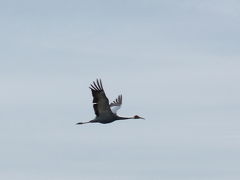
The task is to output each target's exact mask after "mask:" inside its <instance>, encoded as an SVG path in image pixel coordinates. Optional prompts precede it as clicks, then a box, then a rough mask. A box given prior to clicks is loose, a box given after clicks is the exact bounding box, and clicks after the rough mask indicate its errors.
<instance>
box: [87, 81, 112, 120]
mask: <svg viewBox="0 0 240 180" xmlns="http://www.w3.org/2000/svg"><path fill="white" fill-rule="evenodd" d="M89 88H90V89H91V90H92V96H93V109H94V111H95V114H96V116H99V115H100V114H102V113H104V112H109V113H112V111H111V109H110V106H109V101H108V98H107V96H106V94H105V92H104V90H103V86H102V81H101V79H99V80H98V79H97V80H96V82H93V83H92V84H91V85H90V87H89Z"/></svg>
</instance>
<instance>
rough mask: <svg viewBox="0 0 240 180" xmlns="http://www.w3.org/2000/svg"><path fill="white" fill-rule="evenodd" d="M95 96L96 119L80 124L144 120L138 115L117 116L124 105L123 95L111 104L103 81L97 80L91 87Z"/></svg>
mask: <svg viewBox="0 0 240 180" xmlns="http://www.w3.org/2000/svg"><path fill="white" fill-rule="evenodd" d="M89 88H90V89H91V91H92V96H93V109H94V112H95V114H96V117H95V118H94V119H93V120H91V121H88V122H79V123H77V125H79V124H86V123H102V124H107V123H112V122H114V121H117V120H127V119H144V118H142V117H140V116H138V115H135V116H133V117H120V116H118V115H117V111H118V110H119V109H120V108H121V105H122V95H119V96H118V97H117V98H116V99H115V101H113V102H112V103H110V104H109V100H108V98H107V96H106V94H105V92H104V89H103V86H102V81H101V79H99V80H98V79H97V80H96V82H93V83H92V84H91V85H90V87H89Z"/></svg>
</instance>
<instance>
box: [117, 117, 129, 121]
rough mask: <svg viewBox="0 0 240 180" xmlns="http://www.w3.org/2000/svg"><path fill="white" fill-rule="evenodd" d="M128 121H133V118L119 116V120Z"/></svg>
mask: <svg viewBox="0 0 240 180" xmlns="http://www.w3.org/2000/svg"><path fill="white" fill-rule="evenodd" d="M127 119H132V117H120V116H117V120H127Z"/></svg>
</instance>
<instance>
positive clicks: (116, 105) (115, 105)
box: [110, 95, 122, 114]
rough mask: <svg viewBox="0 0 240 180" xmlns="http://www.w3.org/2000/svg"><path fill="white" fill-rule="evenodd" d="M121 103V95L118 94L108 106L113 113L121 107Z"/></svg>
mask: <svg viewBox="0 0 240 180" xmlns="http://www.w3.org/2000/svg"><path fill="white" fill-rule="evenodd" d="M121 105H122V95H119V96H118V97H117V99H115V101H113V102H112V103H111V104H110V108H111V110H112V112H113V113H114V114H117V111H118V110H119V109H120V108H121Z"/></svg>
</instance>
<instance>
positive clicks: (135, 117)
mask: <svg viewBox="0 0 240 180" xmlns="http://www.w3.org/2000/svg"><path fill="white" fill-rule="evenodd" d="M133 119H144V118H143V117H140V116H138V115H135V116H133Z"/></svg>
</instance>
